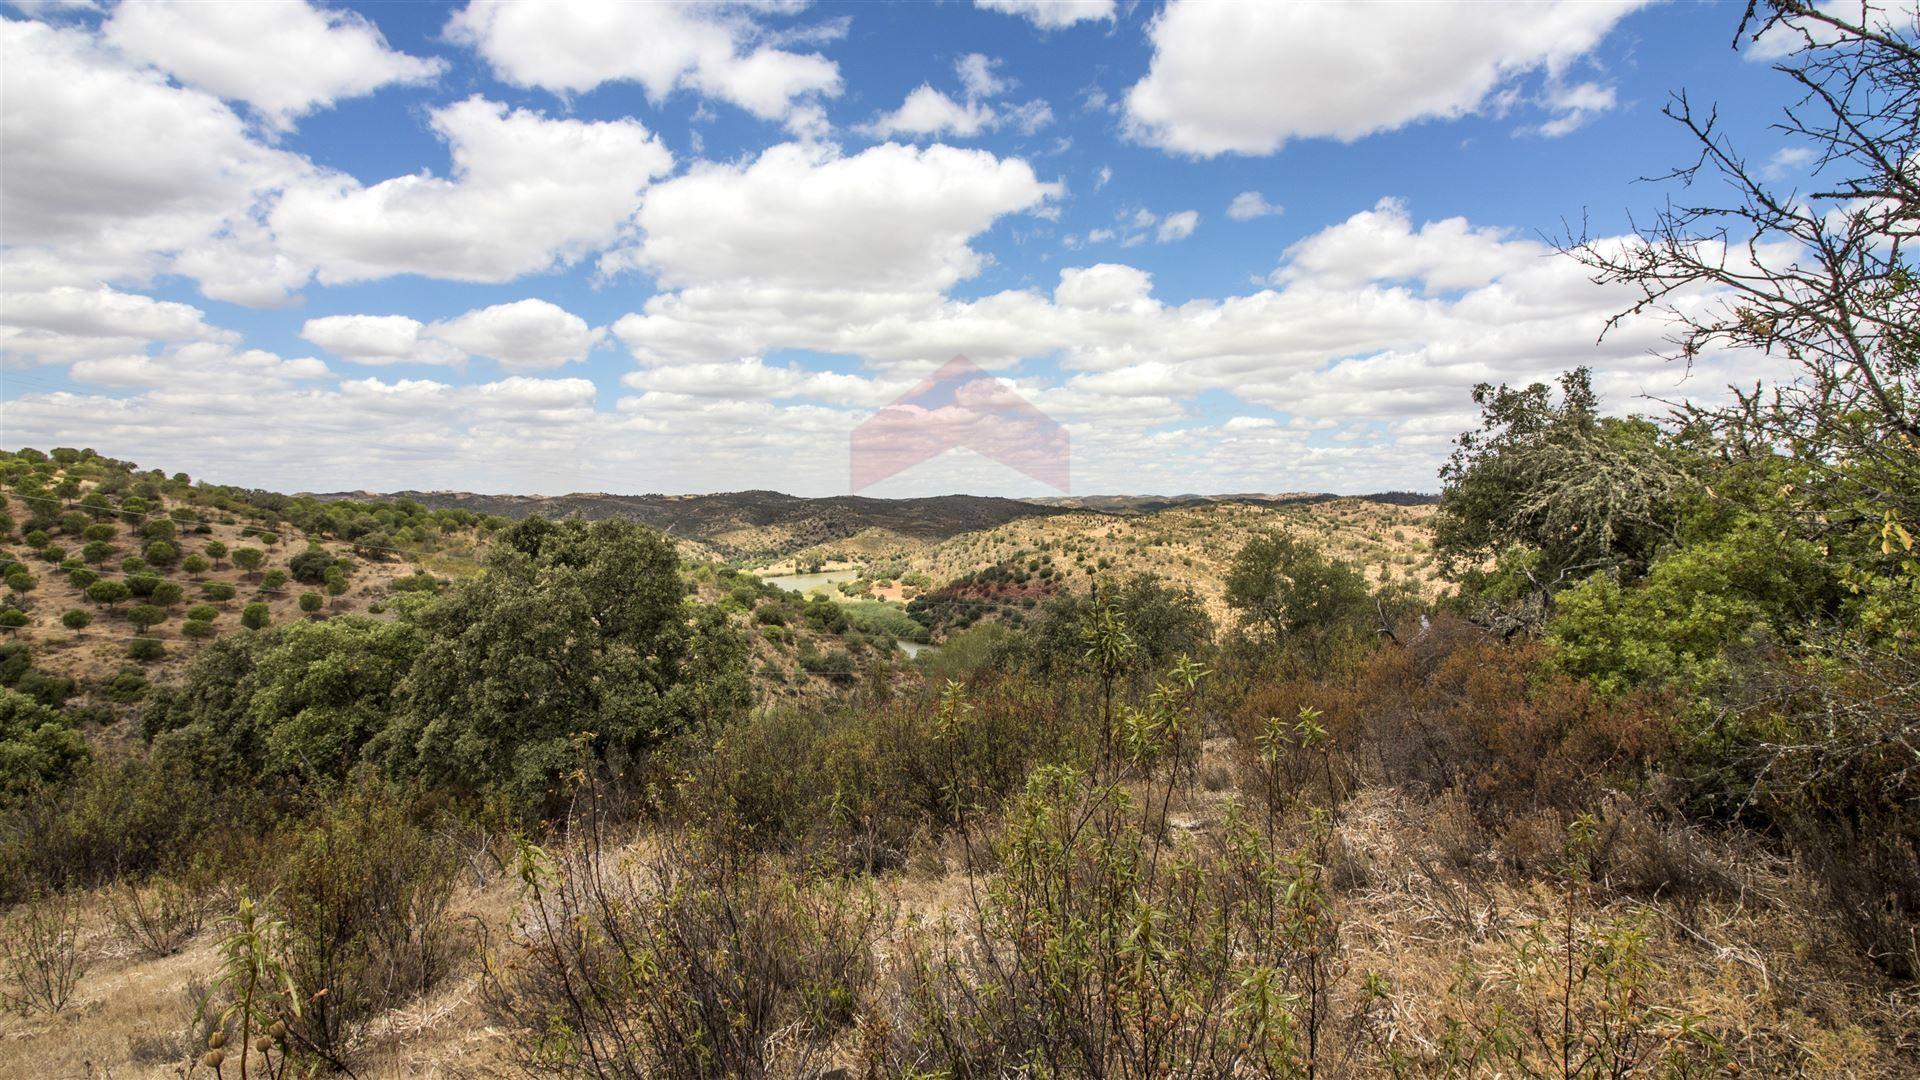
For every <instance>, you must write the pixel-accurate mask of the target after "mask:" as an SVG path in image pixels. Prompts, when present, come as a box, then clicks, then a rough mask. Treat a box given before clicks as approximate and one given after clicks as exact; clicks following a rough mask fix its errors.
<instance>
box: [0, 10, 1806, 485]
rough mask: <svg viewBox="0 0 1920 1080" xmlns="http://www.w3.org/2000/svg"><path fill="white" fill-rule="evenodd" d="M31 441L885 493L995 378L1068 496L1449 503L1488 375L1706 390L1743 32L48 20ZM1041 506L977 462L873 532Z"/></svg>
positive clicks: (421, 478)
mask: <svg viewBox="0 0 1920 1080" xmlns="http://www.w3.org/2000/svg"><path fill="white" fill-rule="evenodd" d="M0 17H3V18H4V20H5V21H4V23H3V24H0V58H3V59H4V76H3V77H4V99H3V100H0V110H3V111H4V120H3V126H0V241H3V242H4V244H5V253H4V268H3V269H4V273H3V276H0V286H3V287H4V294H3V295H0V349H3V350H4V359H0V400H3V402H4V404H3V405H0V408H3V409H4V412H0V427H4V429H5V432H4V435H0V442H4V443H5V444H6V445H9V446H19V445H35V446H41V447H47V446H53V445H71V446H91V447H94V448H96V449H98V450H100V451H101V452H103V453H107V454H111V455H114V456H118V457H124V458H130V459H133V460H135V461H137V462H139V463H141V464H142V465H143V466H159V467H163V468H165V469H167V470H169V471H178V470H185V471H187V472H190V473H192V474H194V475H195V476H199V477H204V478H207V479H210V480H216V481H222V482H229V483H241V484H247V485H253V486H266V487H274V488H279V489H283V490H334V489H348V488H366V489H379V490H390V489H395V488H402V487H407V488H465V489H472V490H483V491H513V492H542V493H559V492H565V491H573V490H605V491H618V492H652V491H660V492H697V491H713V490H734V489H741V488H750V487H752V488H776V489H781V490H786V491H791V492H796V493H800V494H831V493H836V492H844V491H846V490H848V487H849V483H850V480H849V460H848V445H849V435H850V432H852V431H853V429H854V428H855V427H856V426H857V425H859V424H860V423H861V422H862V421H863V420H865V419H866V418H868V417H869V416H871V415H872V414H873V412H874V410H875V409H877V408H879V407H881V406H883V405H885V404H886V403H887V402H889V401H891V400H893V399H895V398H896V397H898V396H899V395H901V394H903V393H906V392H908V391H910V390H911V389H912V388H913V387H914V386H915V384H916V383H918V382H919V381H920V380H921V379H922V378H924V377H925V376H927V375H928V373H930V372H932V371H934V370H935V369H936V368H939V367H940V366H941V365H942V364H944V363H945V362H946V361H948V360H949V359H950V358H952V357H953V356H955V355H964V356H966V357H968V358H970V359H971V360H972V361H973V362H974V363H976V364H978V365H979V366H980V367H982V368H984V369H986V370H987V371H990V372H992V373H993V374H995V375H997V376H999V377H1001V378H1002V379H1004V380H1006V381H1007V386H1008V388H1009V389H1011V390H1014V391H1017V392H1018V394H1019V395H1021V396H1022V397H1024V399H1025V400H1026V401H1029V402H1031V403H1032V405H1033V406H1035V407H1037V408H1038V409H1039V410H1041V411H1042V412H1044V413H1045V414H1047V415H1048V416H1051V417H1053V418H1055V419H1057V420H1058V421H1059V422H1060V423H1061V424H1064V425H1065V427H1066V429H1067V431H1068V433H1069V435H1070V437H1071V447H1072V449H1071V454H1072V469H1071V476H1072V487H1073V489H1074V491H1075V492H1077V493H1093V492H1163V493H1164V492H1179V491H1215V492H1220V491H1250V490H1265V491H1285V490H1330V491H1343V492H1357V491H1377V490H1382V489H1389V488H1412V489H1422V490H1433V489H1435V488H1436V486H1437V481H1436V479H1435V475H1434V474H1435V470H1436V468H1437V466H1438V464H1439V463H1440V461H1441V460H1443V459H1444V457H1445V455H1446V452H1447V448H1448V444H1449V442H1450V440H1451V438H1452V437H1453V435H1454V434H1455V433H1456V432H1458V431H1459V430H1460V429H1461V428H1462V427H1464V426H1467V425H1469V423H1470V422H1471V419H1472V407H1471V403H1470V401H1469V400H1468V393H1469V391H1470V389H1471V387H1472V386H1473V385H1474V384H1475V383H1478V382H1482V381H1494V382H1499V381H1508V382H1513V381H1532V380H1535V379H1542V378H1549V377H1551V376H1552V375H1553V374H1555V373H1557V372H1559V371H1561V370H1564V369H1565V368H1568V367H1571V366H1574V365H1577V364H1589V365H1592V366H1593V367H1594V368H1595V369H1596V370H1597V371H1598V372H1599V378H1598V382H1599V385H1600V387H1601V388H1602V390H1603V391H1604V392H1605V393H1606V394H1607V395H1609V396H1610V398H1611V400H1612V403H1613V404H1615V405H1617V406H1618V407H1620V408H1638V409H1643V410H1644V409H1648V408H1653V407H1655V406H1654V405H1653V403H1651V402H1648V401H1646V400H1640V399H1639V396H1640V395H1643V394H1644V395H1652V396H1655V397H1660V398H1672V397H1675V396H1683V395H1693V396H1710V395H1713V394H1716V393H1718V392H1719V388H1720V387H1721V386H1723V385H1724V384H1725V383H1726V382H1728V381H1729V380H1733V379H1746V378H1750V377H1751V376H1752V375H1753V374H1754V373H1755V372H1754V369H1753V368H1752V366H1751V365H1752V362H1751V361H1736V360H1733V359H1711V360H1709V361H1707V362H1705V363H1703V364H1699V365H1696V366H1695V367H1694V369H1693V370H1692V372H1691V373H1688V372H1686V371H1683V370H1681V369H1680V368H1677V367H1675V366H1673V365H1670V364H1667V363H1665V362H1663V361H1661V360H1659V359H1658V358H1656V357H1655V356H1653V355H1652V350H1654V349H1655V348H1656V347H1657V346H1658V344H1659V342H1660V339H1661V336H1662V328H1661V327H1660V326H1658V325H1657V324H1651V323H1649V324H1639V325H1634V324H1630V325H1628V326H1626V327H1624V328H1623V329H1622V330H1620V331H1619V332H1617V333H1615V334H1614V335H1612V336H1610V337H1608V338H1607V339H1606V340H1605V341H1604V342H1601V343H1596V338H1597V336H1598V335H1599V333H1600V330H1601V326H1602V323H1603V322H1604V320H1605V319H1606V317H1607V316H1608V315H1610V314H1612V313H1613V312H1614V311H1616V310H1618V309H1619V308H1620V307H1621V306H1623V300H1622V297H1621V296H1620V295H1619V294H1618V293H1617V292H1610V291H1609V290H1606V289H1602V288H1599V287H1597V286H1594V285H1592V284H1591V283H1590V282H1589V281H1588V280H1587V278H1586V276H1585V274H1584V273H1583V272H1582V271H1581V270H1580V268H1579V267H1577V266H1574V265H1572V264H1571V263H1570V262H1568V261H1567V260H1565V259H1564V258H1561V257H1558V256H1556V255H1555V254H1554V253H1553V250H1552V246H1551V244H1550V242H1549V241H1550V240H1551V239H1552V238H1553V237H1555V236H1556V235H1558V234H1560V233H1561V232H1562V231H1563V230H1564V229H1565V228H1566V227H1567V225H1568V223H1571V224H1572V225H1573V226H1575V227H1578V226H1579V224H1580V222H1581V221H1582V220H1585V221H1586V222H1587V223H1588V227H1589V228H1590V229H1591V230H1592V231H1593V232H1595V233H1596V234H1598V235H1601V236H1608V235H1615V234H1620V233H1624V232H1625V231H1626V230H1627V229H1628V227H1629V225H1630V222H1631V220H1632V217H1633V215H1635V214H1638V215H1640V216H1642V217H1644V216H1645V215H1646V214H1647V213H1648V212H1649V211H1651V210H1652V209H1653V208H1655V207H1656V206H1657V205H1658V204H1659V202H1660V201H1661V200H1662V199H1663V198H1665V197H1666V195H1667V194H1669V190H1668V189H1665V188H1662V187H1660V186H1658V185H1652V184H1646V183H1637V182H1636V179H1637V178H1639V177H1643V176H1649V175H1654V174H1658V173H1661V172H1663V171H1665V170H1666V169H1668V168H1670V167H1671V166H1673V165H1675V164H1678V163H1680V162H1682V161H1684V160H1685V159H1686V156H1687V146H1686V143H1685V141H1684V138H1683V137H1682V133H1681V132H1679V131H1678V130H1677V128H1676V125H1674V124H1672V123H1671V122H1669V121H1666V120H1664V119H1663V118H1662V117H1661V116H1660V115H1659V113H1660V108H1661V106H1662V105H1663V104H1664V103H1665V102H1666V100H1667V97H1668V95H1669V94H1670V93H1671V92H1673V91H1675V90H1680V89H1685V90H1687V91H1689V92H1690V93H1691V94H1692V95H1693V96H1694V98H1695V99H1696V100H1712V101H1718V102H1720V103H1721V104H1722V106H1723V115H1725V116H1726V117H1727V118H1728V120H1729V121H1730V123H1731V125H1732V127H1731V130H1732V131H1733V132H1734V133H1735V134H1736V135H1737V136H1738V137H1739V138H1740V139H1741V140H1742V143H1743V147H1744V148H1745V150H1746V152H1747V153H1748V154H1749V155H1750V156H1752V157H1753V158H1754V159H1755V160H1757V161H1762V162H1765V167H1766V168H1767V169H1768V170H1769V172H1770V173H1771V174H1772V175H1775V176H1777V177H1779V178H1781V179H1782V180H1783V182H1786V183H1789V184H1791V183H1793V182H1794V181H1795V180H1796V179H1798V178H1799V175H1798V174H1799V171H1800V170H1804V168H1805V167H1806V165H1807V162H1806V161H1805V159H1804V155H1801V154H1798V153H1796V152H1795V150H1794V148H1792V147H1790V146H1787V145H1785V144H1782V143H1780V142H1779V141H1778V139H1779V137H1778V136H1777V135H1775V134H1773V133H1772V132H1770V131H1769V130H1768V129H1767V123H1768V122H1769V121H1770V120H1772V119H1773V117H1774V114H1775V111H1776V110H1777V108H1778V107H1779V105H1780V104H1782V102H1783V97H1782V95H1783V94H1784V92H1785V86H1784V81H1783V80H1782V79H1781V78H1780V77H1779V76H1777V75H1773V74H1771V73H1770V72H1769V71H1768V68H1767V64H1766V62H1765V61H1766V60H1767V58H1768V54H1769V53H1770V52H1771V51H1773V50H1772V49H1770V47H1769V46H1768V44H1767V43H1765V42H1763V43H1761V45H1760V46H1759V47H1748V48H1746V49H1744V50H1742V51H1739V52H1736V51H1735V50H1733V49H1732V48H1731V47H1730V46H1731V43H1732V37H1733V32H1734V28H1735V26H1736V24H1737V22H1738V18H1739V11H1738V8H1737V7H1736V6H1734V5H1731V4H1667V5H1651V6H1643V5H1641V4H1638V3H1633V2H1622V3H1603V2H1579V3H1547V2H1530V3H1521V4H1511V5H1507V4H1500V3H1476V4H1471V5H1464V6H1459V7H1441V6H1438V5H1419V4H1408V5H1399V4H1392V3H1372V4H1356V5H1351V6H1348V5H1336V4H1331V3H1329V4H1297V5H1295V4H1279V3H1275V4H1255V3H1219V2H1212V3H1208V2H1197V3H1196V2H1188V0H1173V2H1171V3H1166V4H1164V5H1163V4H1159V3H1139V4H1129V3H1115V2H1112V0H1087V2H1080V3H1042V2H1035V0H977V2H975V3H961V2H953V0H949V2H947V3H943V4H938V5H929V4H900V5H887V4H876V3H861V4H851V5H844V6H843V5H836V4H828V3H821V4H813V5H807V4H804V3H778V2H776V3H769V4H755V5H751V6H745V5H743V6H700V7H681V6H673V5H669V4H658V3H656V4H601V3H584V2H583V3H569V4H564V5H562V4H533V3H501V4H491V3H473V4H470V5H450V6H443V5H436V4H425V3H421V4H370V5H366V6H365V7H364V8H359V9H356V8H355V7H353V6H349V5H344V4H336V5H328V6H319V7H316V6H308V5H306V4H303V3H217V2H215V3H195V4H178V5H175V4H170V3H140V4H128V5H125V6H94V5H91V4H79V5H68V4H31V5H28V4H17V5H13V6H10V7H5V8H4V9H3V10H0ZM947 491H972V492H978V493H994V494H1047V493H1050V489H1049V488H1048V487H1047V485H1045V484H1044V483H1041V482H1038V481H1036V480H1034V479H1032V478H1030V477H1027V476H1023V475H1021V474H1020V473H1019V472H1016V471H1014V470H1013V469H1010V468H1008V467H1006V466H1005V465H1002V464H998V463H996V462H994V461H991V460H989V459H987V458H985V457H983V456H981V455H979V454H975V453H973V452H971V451H968V450H964V449H962V450H956V451H953V452H951V453H949V454H947V455H945V456H943V457H940V458H938V459H935V460H933V461H930V462H927V463H925V464H923V465H920V466H918V467H916V468H913V469H909V470H907V471H906V472H904V473H901V474H899V475H897V476H895V477H893V478H891V479H889V480H887V481H886V482H884V483H882V484H880V485H877V486H875V487H873V488H871V489H869V490H868V492H867V493H869V494H888V495H898V494H928V493H939V492H947Z"/></svg>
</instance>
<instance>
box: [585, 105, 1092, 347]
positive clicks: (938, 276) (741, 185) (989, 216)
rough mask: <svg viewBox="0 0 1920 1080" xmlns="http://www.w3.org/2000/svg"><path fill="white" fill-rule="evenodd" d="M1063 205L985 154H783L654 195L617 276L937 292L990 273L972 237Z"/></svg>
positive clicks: (674, 184) (720, 169)
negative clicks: (633, 272)
mask: <svg viewBox="0 0 1920 1080" xmlns="http://www.w3.org/2000/svg"><path fill="white" fill-rule="evenodd" d="M1060 193H1061V188H1060V186H1059V185H1058V184H1056V183H1049V182H1045V181H1042V180H1040V179H1039V178H1038V177H1037V176H1035V175H1034V171H1033V168H1032V167H1031V166H1030V165H1028V164H1027V163H1026V162H1024V161H1021V160H1019V159H1017V158H1005V159H1003V158H998V157H995V156H994V155H993V154H991V153H988V152H987V151H985V150H962V149H957V148H955V147H951V146H939V145H936V146H930V147H924V148H917V147H910V146H902V145H898V144H894V143H886V144H882V145H880V146H875V147H871V148H869V149H867V150H864V151H862V152H860V153H858V154H854V155H851V156H842V155H840V154H839V153H838V152H836V151H834V150H832V149H831V148H826V147H819V146H809V145H803V144H798V143H785V144H782V145H779V146H774V147H771V148H769V149H767V150H766V151H764V152H763V153H761V154H760V156H759V157H757V158H755V159H754V160H753V161H751V162H748V163H741V164H718V163H702V164H700V165H697V166H695V167H694V168H693V169H692V170H691V171H690V172H688V173H687V174H686V175H684V176H680V177H676V178H674V179H672V180H668V181H666V182H664V183H662V184H659V185H658V186H656V187H655V188H653V190H652V191H650V192H648V193H647V197H646V200H645V202H644V203H643V205H642V206H641V208H640V214H639V218H638V221H639V224H640V228H641V231H642V239H641V242H640V244H639V246H638V247H637V248H636V249H634V250H632V251H631V252H627V253H624V254H623V257H622V259H621V260H620V261H619V263H618V264H617V265H628V266H638V267H641V268H644V269H646V270H648V271H649V272H651V273H652V274H653V275H654V276H655V277H656V279H657V280H658V281H659V282H660V283H661V284H662V285H665V286H667V287H670V288H680V287H693V288H704V289H714V288H719V287H727V288H735V289H749V288H750V289H755V290H799V291H806V292H810V293H811V292H837V293H847V292H850V291H853V290H872V291H874V292H876V293H880V294H885V293H888V292H894V291H912V292H928V291H936V290H941V289H945V288H947V287H948V286H950V285H952V284H954V283H955V282H957V281H960V280H962V279H964V278H968V277H971V276H973V275H974V274H976V273H978V272H979V270H980V267H981V265H982V262H983V256H982V255H981V254H980V253H979V252H977V251H975V250H974V249H973V248H972V247H971V246H970V245H969V243H968V241H969V240H970V239H971V238H972V237H974V236H975V235H977V234H978V233H981V232H983V231H985V230H986V229H987V228H988V227H989V226H991V225H992V224H993V222H994V221H995V220H996V219H998V218H1000V217H1002V216H1005V215H1007V214H1014V213H1020V212H1023V211H1031V210H1034V209H1037V208H1039V207H1040V206H1042V205H1043V204H1045V203H1046V202H1047V201H1048V200H1049V199H1053V198H1056V197H1058V196H1059V195H1060ZM731 355H741V353H738V352H735V353H731Z"/></svg>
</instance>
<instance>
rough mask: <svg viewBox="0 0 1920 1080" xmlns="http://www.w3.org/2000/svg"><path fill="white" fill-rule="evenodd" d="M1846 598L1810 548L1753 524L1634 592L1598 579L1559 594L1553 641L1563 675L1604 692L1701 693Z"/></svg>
mask: <svg viewBox="0 0 1920 1080" xmlns="http://www.w3.org/2000/svg"><path fill="white" fill-rule="evenodd" d="M1840 595H1841V593H1840V589H1839V586H1838V583H1837V582H1836V581H1834V580H1833V577H1832V574H1831V571H1830V569H1829V568H1828V566H1827V564H1826V562H1825V560H1824V559H1822V557H1821V555H1820V552H1819V550H1818V549H1817V548H1816V547H1815V546H1814V545H1813V544H1812V543H1810V542H1807V541H1804V540H1795V539H1792V538H1790V537H1787V536H1784V535H1782V534H1781V533H1780V532H1779V531H1778V530H1775V529H1771V528H1767V527H1765V526H1764V525H1762V524H1761V523H1760V522H1759V521H1757V520H1749V521H1747V522H1744V523H1742V524H1741V525H1740V526H1739V527H1737V528H1735V529H1733V530H1731V531H1730V532H1729V533H1727V534H1726V535H1725V536H1721V537H1718V538H1715V539H1713V540H1708V541H1703V542H1700V543H1697V544H1693V545H1691V546H1689V547H1686V548H1683V549H1681V550H1679V551H1677V552H1674V553H1672V554H1669V555H1665V556H1662V557H1661V558H1660V559H1658V560H1656V561H1655V562H1654V563H1653V565H1652V567H1651V568H1650V569H1649V570H1648V572H1647V574H1646V576H1645V577H1644V578H1643V579H1641V580H1640V581H1639V582H1637V583H1635V584H1632V585H1622V584H1621V583H1620V582H1619V581H1618V580H1616V579H1615V578H1614V577H1612V576H1609V575H1604V574H1601V575H1595V576H1593V577H1590V578H1588V579H1587V580H1586V581H1584V582H1582V583H1581V584H1579V585H1577V586H1575V587H1573V588H1571V589H1568V590H1566V591H1564V592H1562V593H1561V594H1560V596H1559V599H1558V601H1557V603H1556V607H1555V612H1554V616H1553V618H1552V620H1551V621H1550V622H1549V623H1548V637H1549V639H1550V640H1551V641H1553V642H1554V644H1555V645H1557V646H1558V652H1557V657H1556V660H1557V663H1558V665H1559V667H1560V668H1561V669H1562V670H1565V671H1569V672H1572V673H1574V674H1576V675H1579V676H1582V677H1584V678H1586V679H1588V680H1590V681H1591V682H1593V683H1594V685H1596V686H1599V687H1601V688H1603V689H1607V690H1623V689H1626V688H1628V687H1632V686H1641V685H1649V684H1652V685H1662V684H1677V685H1680V686H1683V687H1689V688H1694V687H1699V686H1701V685H1703V684H1704V683H1705V682H1707V681H1708V680H1710V679H1712V678H1714V677H1715V676H1717V675H1719V674H1720V673H1721V672H1722V671H1723V670H1724V658H1725V656H1726V654H1727V652H1728V651H1729V650H1731V649H1735V648H1745V649H1752V648H1756V647H1760V646H1765V645H1770V644H1774V643H1783V642H1791V641H1796V640H1799V638H1800V637H1801V635H1802V634H1803V633H1804V632H1805V630H1806V629H1807V628H1808V627H1809V626H1811V625H1812V624H1813V623H1814V622H1815V621H1816V620H1817V619H1819V618H1821V617H1823V616H1826V615H1830V614H1831V613H1833V612H1834V611H1836V610H1837V609H1838V605H1839V600H1840Z"/></svg>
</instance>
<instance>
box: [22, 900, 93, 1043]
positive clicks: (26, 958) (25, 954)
mask: <svg viewBox="0 0 1920 1080" xmlns="http://www.w3.org/2000/svg"><path fill="white" fill-rule="evenodd" d="M4 931H5V932H4V933H0V976H4V980H5V981H4V982H0V1001H4V1002H5V1003H6V1004H7V1005H9V1006H11V1007H12V1008H14V1009H15V1010H17V1011H19V1012H21V1013H33V1012H46V1013H57V1012H60V1011H62V1010H63V1009H65V1008H66V1007H67V1003H68V1002H69V1001H71V1000H72V999H73V990H74V987H75V986H77V985H78V984H79V982H80V978H81V976H83V975H85V974H86V970H87V967H88V965H89V956H88V953H87V950H86V949H85V948H83V947H82V946H81V944H80V902H79V900H78V899H77V898H76V897H74V896H72V895H70V894H55V895H53V896H42V897H37V898H35V899H33V900H30V901H28V902H27V903H26V904H24V905H22V908H21V910H19V911H17V912H16V913H15V914H14V915H13V917H12V918H10V919H8V920H7V922H6V924H5V926H4Z"/></svg>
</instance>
